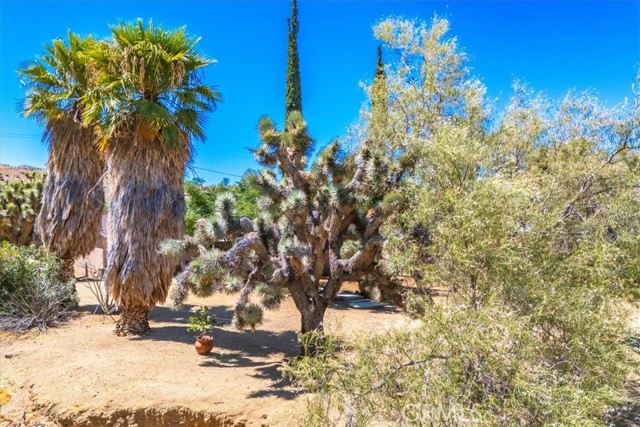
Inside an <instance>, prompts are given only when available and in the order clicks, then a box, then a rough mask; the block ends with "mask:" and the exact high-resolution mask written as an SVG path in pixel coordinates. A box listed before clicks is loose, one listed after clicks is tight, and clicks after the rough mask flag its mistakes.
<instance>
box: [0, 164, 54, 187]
mask: <svg viewBox="0 0 640 427" xmlns="http://www.w3.org/2000/svg"><path fill="white" fill-rule="evenodd" d="M37 171H42V172H44V170H43V169H38V168H34V167H33V166H29V165H21V166H9V165H5V164H2V163H0V183H3V182H11V181H17V180H20V179H24V178H25V176H26V175H27V174H29V173H32V172H37Z"/></svg>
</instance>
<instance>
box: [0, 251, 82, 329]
mask: <svg viewBox="0 0 640 427" xmlns="http://www.w3.org/2000/svg"><path fill="white" fill-rule="evenodd" d="M60 277H61V265H60V262H59V261H58V260H57V259H56V258H55V256H54V255H52V254H50V253H48V252H46V251H45V250H43V249H40V248H36V247H33V246H22V247H16V246H13V245H11V244H10V243H8V242H2V243H0V328H1V329H5V330H13V331H24V330H27V329H30V328H35V327H37V328H40V329H45V328H47V327H49V326H53V325H55V324H56V323H57V322H59V321H61V320H64V319H66V318H68V317H69V315H70V314H71V311H70V309H71V308H72V307H74V306H75V305H77V296H76V292H75V286H74V283H73V282H63V281H61V279H60Z"/></svg>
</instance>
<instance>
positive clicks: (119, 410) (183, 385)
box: [0, 283, 405, 427]
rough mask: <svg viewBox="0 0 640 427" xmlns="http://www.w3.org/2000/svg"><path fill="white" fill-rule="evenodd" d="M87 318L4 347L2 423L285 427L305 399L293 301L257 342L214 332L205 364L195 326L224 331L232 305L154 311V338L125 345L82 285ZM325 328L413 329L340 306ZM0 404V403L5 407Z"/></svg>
mask: <svg viewBox="0 0 640 427" xmlns="http://www.w3.org/2000/svg"><path fill="white" fill-rule="evenodd" d="M77 286H78V290H79V294H80V296H81V309H82V311H83V313H82V315H81V316H80V317H79V318H77V319H74V320H72V321H71V322H69V323H68V324H66V325H64V326H62V327H59V328H54V329H49V330H48V331H47V332H46V333H45V334H40V335H28V336H24V337H15V336H14V337H11V336H6V335H5V336H3V337H1V338H0V340H1V341H0V342H1V344H2V345H1V349H0V364H1V366H0V367H1V376H0V378H1V380H2V387H3V388H4V389H5V390H6V391H7V392H8V394H9V396H5V397H4V398H3V399H4V400H5V402H3V403H4V405H3V408H2V412H1V415H2V416H1V417H0V420H1V419H2V418H4V420H5V421H4V424H3V423H1V422H0V426H4V425H10V424H11V421H13V422H14V423H15V424H14V425H17V422H18V421H19V420H20V419H21V418H22V417H24V419H25V423H24V424H22V425H34V426H35V425H43V426H45V425H55V424H53V423H51V421H52V420H55V421H57V422H58V423H59V424H58V425H64V426H103V425H105V426H106V425H108V426H139V427H143V426H144V427H147V426H149V427H151V426H177V425H185V426H205V425H206V426H244V425H246V426H287V425H293V424H294V423H295V419H296V417H297V416H298V414H300V409H301V408H302V406H303V404H304V402H303V401H304V396H301V395H298V394H296V393H295V391H294V390H293V389H292V388H291V387H289V386H288V385H286V384H285V383H284V382H283V381H281V373H280V367H281V366H282V363H283V362H284V361H285V360H286V359H287V358H288V357H291V356H292V355H295V354H297V352H298V347H297V342H296V334H295V331H296V330H298V328H299V315H298V312H297V311H296V309H295V306H294V305H293V303H292V301H291V300H290V299H288V300H286V301H285V302H284V303H283V306H282V308H281V309H280V310H279V311H276V312H268V313H266V316H265V322H264V324H263V325H262V326H261V327H260V329H259V330H258V332H257V333H256V334H255V335H253V334H252V333H250V332H239V331H237V330H235V329H234V328H233V326H231V325H227V326H225V327H223V328H218V329H216V330H215V331H214V333H213V336H214V340H215V347H214V351H213V352H212V353H211V354H210V355H208V356H198V355H197V354H196V352H195V350H194V348H193V342H194V338H193V335H192V334H188V333H186V332H185V325H186V322H187V317H188V316H189V315H190V312H192V311H195V310H196V309H197V308H198V306H199V305H208V306H210V307H212V311H213V312H214V313H215V316H216V317H217V318H218V319H219V320H222V321H224V322H226V323H228V322H230V320H231V317H232V307H233V304H234V302H235V297H234V296H228V295H224V294H219V295H215V296H214V297H211V298H208V299H196V298H192V299H190V300H189V301H188V304H187V305H186V306H185V309H184V310H182V311H179V312H174V311H171V310H170V309H169V308H168V307H156V308H155V309H154V310H153V312H152V315H151V326H152V328H153V332H152V333H151V334H149V335H148V336H144V337H140V338H120V337H116V336H114V335H113V334H112V333H111V331H112V329H113V326H114V322H113V320H112V319H111V318H109V317H105V316H102V315H100V314H96V315H94V314H92V311H93V310H94V308H95V300H94V299H93V296H92V294H91V293H90V292H89V291H88V290H87V288H86V285H83V284H82V283H78V285H77ZM326 320H327V327H328V329H329V330H331V331H339V332H340V333H341V334H343V335H345V336H355V335H357V334H360V333H370V332H371V331H377V330H382V329H385V328H388V327H391V326H393V325H395V324H399V323H401V322H404V321H405V318H404V316H403V315H401V314H397V313H391V312H389V311H384V310H382V311H369V310H354V309H348V308H347V307H346V306H342V305H340V304H334V306H332V307H331V308H330V309H329V310H328V312H327V315H326ZM0 398H1V397H0Z"/></svg>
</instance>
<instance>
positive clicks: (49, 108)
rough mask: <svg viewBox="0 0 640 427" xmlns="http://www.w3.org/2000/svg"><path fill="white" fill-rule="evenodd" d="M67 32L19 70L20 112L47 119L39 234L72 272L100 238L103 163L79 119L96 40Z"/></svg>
mask: <svg viewBox="0 0 640 427" xmlns="http://www.w3.org/2000/svg"><path fill="white" fill-rule="evenodd" d="M68 37H69V41H68V43H65V42H64V41H62V40H54V41H53V42H52V43H51V45H48V46H46V47H45V49H46V52H47V53H46V54H45V55H43V56H42V57H40V58H39V59H37V60H35V61H33V62H32V63H31V64H29V65H28V66H27V67H25V68H23V69H21V70H20V71H19V74H20V76H21V78H22V80H23V82H24V85H25V90H26V98H25V103H24V107H23V110H22V113H23V115H24V116H25V117H34V118H36V119H37V120H39V121H41V122H42V123H44V124H45V133H44V137H43V140H44V141H46V142H47V143H48V144H49V160H48V162H47V177H46V181H45V185H44V194H43V197H42V209H41V210H40V214H39V215H38V219H37V229H38V234H39V235H40V238H41V239H42V243H43V244H44V247H45V248H46V249H47V250H49V251H51V252H54V253H55V254H56V255H57V256H58V257H59V258H60V259H61V260H62V261H63V263H64V265H65V268H64V272H65V274H66V275H67V276H71V275H72V274H73V262H74V260H75V259H76V258H77V257H80V256H84V255H87V254H88V253H89V252H91V250H93V248H94V247H95V245H96V241H97V239H98V234H99V232H100V224H101V220H100V219H101V215H102V211H103V207H104V190H103V186H102V183H101V179H102V176H103V174H104V171H105V166H104V161H103V159H102V157H101V154H100V153H99V151H98V149H97V145H96V138H95V131H94V128H93V126H92V125H91V124H89V125H84V124H83V122H82V113H83V106H82V103H83V100H84V97H85V96H86V94H87V91H88V90H89V86H90V77H91V76H90V74H91V73H90V72H89V69H90V65H89V62H88V60H87V55H86V53H87V51H88V50H89V49H92V48H93V47H95V46H96V44H97V43H98V42H96V41H95V40H94V39H92V38H90V37H89V38H80V37H79V36H77V35H75V34H72V33H69V36H68ZM36 213H37V212H36Z"/></svg>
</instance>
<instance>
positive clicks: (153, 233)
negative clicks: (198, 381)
mask: <svg viewBox="0 0 640 427" xmlns="http://www.w3.org/2000/svg"><path fill="white" fill-rule="evenodd" d="M106 154H107V160H108V164H109V180H108V183H109V191H108V197H109V214H108V218H107V232H108V239H107V240H108V262H107V270H106V273H105V281H106V283H107V286H108V288H109V290H110V291H111V292H112V295H113V298H114V300H115V301H116V302H117V303H118V304H120V305H121V306H122V307H123V314H122V317H121V319H120V321H119V322H118V325H117V326H116V330H115V332H116V333H117V334H118V335H129V334H133V335H140V334H144V333H146V332H149V331H150V329H149V325H148V322H147V317H148V313H149V311H150V310H151V308H152V307H153V306H154V305H155V304H156V303H162V302H164V301H165V300H166V297H167V292H168V290H169V286H170V285H171V279H172V277H173V273H174V271H175V266H176V264H175V261H174V260H171V259H169V258H168V257H164V256H162V255H161V254H160V253H159V252H158V248H159V246H160V243H161V242H162V241H163V240H165V239H175V238H179V237H182V233H183V222H184V214H185V210H186V207H185V200H184V178H183V176H184V170H185V167H186V164H187V161H188V159H189V154H190V150H189V148H188V144H187V141H184V140H183V143H182V144H181V145H180V146H178V147H173V148H169V147H167V146H166V145H164V144H162V143H161V142H159V141H145V140H143V139H142V138H139V137H132V138H129V139H125V138H118V139H114V140H113V141H112V143H111V144H110V145H109V146H108V147H107V150H106Z"/></svg>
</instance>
